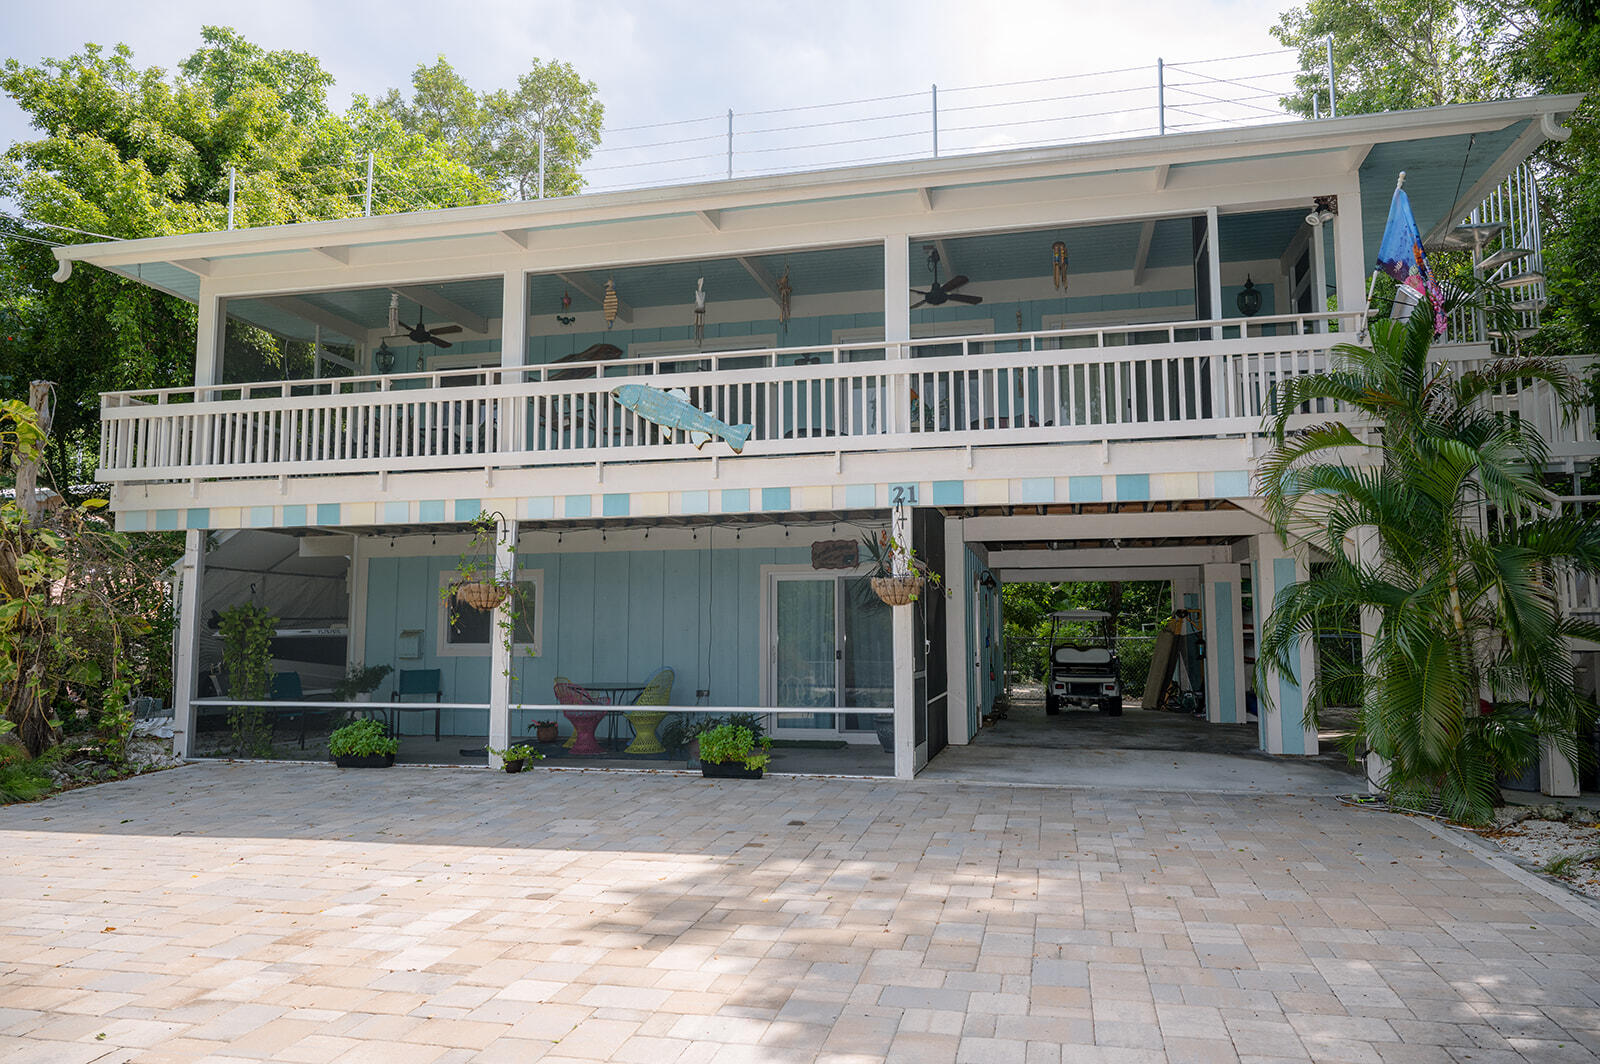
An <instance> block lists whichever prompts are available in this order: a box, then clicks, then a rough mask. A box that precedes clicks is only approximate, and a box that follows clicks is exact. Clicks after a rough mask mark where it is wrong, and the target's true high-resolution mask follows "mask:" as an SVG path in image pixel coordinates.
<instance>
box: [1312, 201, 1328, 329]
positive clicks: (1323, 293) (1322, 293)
mask: <svg viewBox="0 0 1600 1064" xmlns="http://www.w3.org/2000/svg"><path fill="white" fill-rule="evenodd" d="M1327 228H1328V227H1327V226H1326V225H1314V226H1312V227H1311V313H1313V314H1321V313H1323V312H1324V311H1326V310H1327V309H1328V252H1327V237H1326V236H1325V233H1326V232H1327ZM1313 331H1315V332H1319V333H1320V332H1327V331H1328V321H1327V319H1326V318H1318V319H1316V321H1315V322H1314V323H1313Z"/></svg>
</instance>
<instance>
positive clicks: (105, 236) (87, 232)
mask: <svg viewBox="0 0 1600 1064" xmlns="http://www.w3.org/2000/svg"><path fill="white" fill-rule="evenodd" d="M0 218H9V219H11V220H12V221H13V222H21V223H22V224H23V225H42V226H44V227H45V228H46V229H60V230H63V231H64V232H68V233H79V234H81V235H83V236H96V237H99V238H100V239H101V240H121V239H122V237H120V236H111V235H110V234H109V233H96V232H95V231H94V230H92V229H74V228H73V227H72V226H70V225H57V224H55V223H54V222H41V221H39V220H38V219H37V218H24V217H22V216H21V215H20V214H9V213H6V212H3V211H0Z"/></svg>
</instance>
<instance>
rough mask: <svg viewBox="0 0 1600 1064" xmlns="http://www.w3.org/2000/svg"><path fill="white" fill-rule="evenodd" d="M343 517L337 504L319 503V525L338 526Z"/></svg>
mask: <svg viewBox="0 0 1600 1064" xmlns="http://www.w3.org/2000/svg"><path fill="white" fill-rule="evenodd" d="M340 516H341V507H340V505H339V504H338V503H336V502H319V503H317V524H319V525H323V526H328V525H337V524H338V523H339V520H340Z"/></svg>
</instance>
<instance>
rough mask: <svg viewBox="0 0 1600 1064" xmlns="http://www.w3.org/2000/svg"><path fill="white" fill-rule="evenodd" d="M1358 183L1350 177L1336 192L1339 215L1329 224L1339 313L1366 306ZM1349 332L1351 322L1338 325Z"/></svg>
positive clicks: (1365, 265) (1365, 263) (1365, 272)
mask: <svg viewBox="0 0 1600 1064" xmlns="http://www.w3.org/2000/svg"><path fill="white" fill-rule="evenodd" d="M1362 239H1363V238H1362V233H1361V181H1360V179H1359V178H1358V177H1355V176H1352V177H1351V178H1350V180H1349V181H1347V182H1345V184H1344V185H1343V186H1342V187H1341V188H1340V189H1339V214H1338V216H1337V217H1336V218H1335V219H1334V223H1333V270H1334V277H1335V280H1334V282H1333V283H1334V285H1335V286H1336V287H1337V288H1338V293H1339V309H1340V310H1342V311H1343V310H1361V309H1363V308H1364V307H1366V305H1367V277H1368V270H1369V267H1368V265H1367V253H1366V249H1365V247H1363V245H1362ZM1340 327H1341V328H1343V329H1346V330H1348V331H1350V332H1354V331H1356V329H1357V328H1358V326H1357V325H1356V324H1355V323H1354V322H1340Z"/></svg>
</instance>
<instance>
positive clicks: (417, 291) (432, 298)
mask: <svg viewBox="0 0 1600 1064" xmlns="http://www.w3.org/2000/svg"><path fill="white" fill-rule="evenodd" d="M515 272H516V276H518V277H521V276H522V271H520V270H518V271H515ZM508 276H509V275H508ZM390 291H391V292H398V293H399V294H400V295H402V296H404V297H405V298H407V299H409V300H411V302H413V303H415V304H417V305H418V306H421V307H426V308H427V309H428V310H431V311H433V312H434V313H435V314H443V315H444V316H445V317H447V318H449V319H450V320H451V321H453V322H455V323H456V324H457V325H460V326H461V327H462V328H464V329H470V330H471V331H473V332H475V333H480V334H481V333H487V332H488V331H489V319H488V318H486V317H484V316H483V315H482V314H479V313H477V312H476V311H474V310H470V309H468V308H467V307H464V306H462V305H461V304H460V303H457V302H456V301H455V300H453V299H451V298H449V297H448V296H445V295H441V294H440V293H438V292H436V291H434V290H433V289H431V288H424V287H422V286H421V285H404V286H401V287H397V288H391V289H390Z"/></svg>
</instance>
